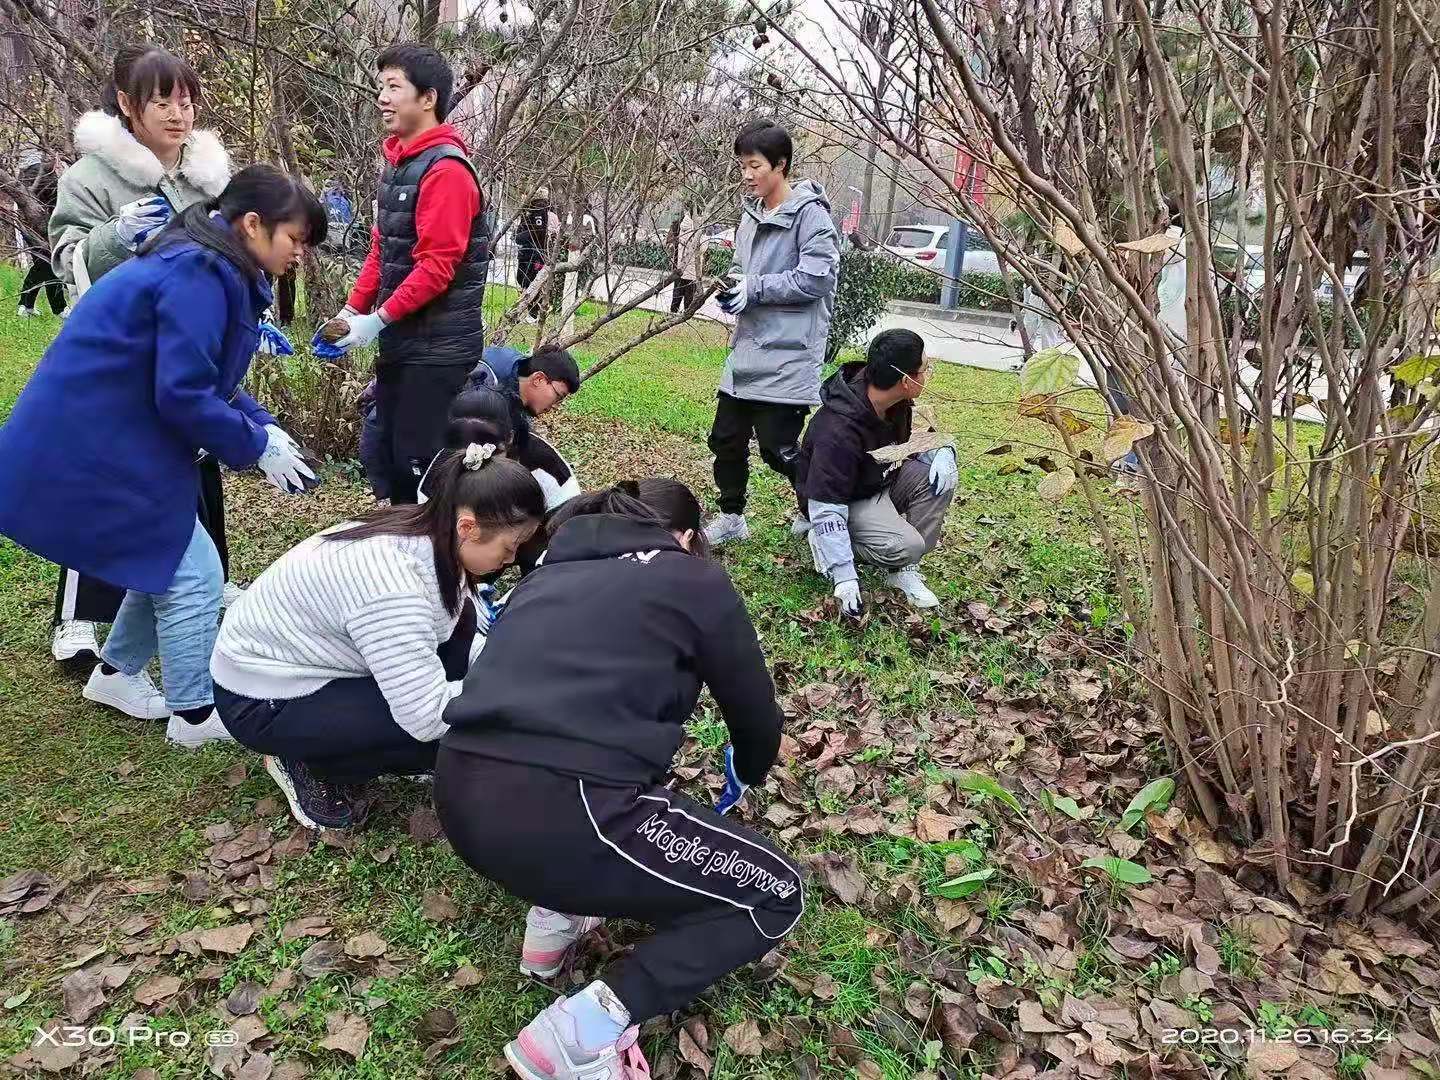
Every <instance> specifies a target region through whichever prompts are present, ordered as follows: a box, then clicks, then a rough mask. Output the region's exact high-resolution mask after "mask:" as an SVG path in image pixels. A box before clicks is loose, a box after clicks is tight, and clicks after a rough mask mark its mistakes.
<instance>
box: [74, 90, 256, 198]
mask: <svg viewBox="0 0 1440 1080" xmlns="http://www.w3.org/2000/svg"><path fill="white" fill-rule="evenodd" d="M75 149H76V150H78V151H79V152H80V153H82V154H94V155H95V156H96V157H98V158H99V159H100V160H101V161H103V162H105V164H107V165H109V166H110V167H111V168H112V169H114V170H115V171H116V172H117V173H119V174H120V175H121V176H122V177H124V178H125V179H126V180H128V181H130V183H132V184H136V185H138V186H140V187H155V186H157V185H158V184H159V183H160V181H161V180H162V179H163V178H164V176H165V167H164V166H163V165H161V164H160V159H159V158H157V157H156V156H155V155H154V154H153V153H151V152H150V150H149V149H148V148H147V147H145V146H144V145H143V144H142V143H141V142H140V140H138V139H137V138H135V136H134V135H132V134H130V132H129V131H127V130H126V128H125V125H124V124H122V123H121V122H120V118H119V117H118V116H111V115H110V114H109V113H107V112H104V111H102V110H99V109H96V110H95V111H94V112H88V113H86V114H85V115H84V116H82V117H81V118H80V119H79V121H77V122H76V124H75ZM180 175H181V176H183V177H184V178H185V179H186V180H187V181H189V182H190V183H191V184H193V185H194V186H195V187H197V188H199V189H200V190H201V191H203V192H204V193H205V194H206V195H207V196H208V197H210V198H212V199H213V198H215V197H216V196H217V195H219V194H220V192H222V191H224V190H225V185H226V184H228V183H229V182H230V155H229V154H227V153H226V152H225V147H223V146H222V145H220V136H218V135H216V134H215V132H213V131H206V130H201V129H199V128H197V129H195V130H194V131H192V132H190V137H189V138H188V139H186V140H185V150H184V153H182V154H181V155H180Z"/></svg>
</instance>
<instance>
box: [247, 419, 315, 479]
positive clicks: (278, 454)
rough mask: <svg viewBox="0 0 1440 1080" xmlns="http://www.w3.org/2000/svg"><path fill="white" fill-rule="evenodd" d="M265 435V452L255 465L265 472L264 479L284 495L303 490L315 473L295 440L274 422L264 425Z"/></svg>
mask: <svg viewBox="0 0 1440 1080" xmlns="http://www.w3.org/2000/svg"><path fill="white" fill-rule="evenodd" d="M265 435H266V440H265V452H264V453H263V454H261V455H260V460H259V461H257V462H256V463H255V464H256V466H257V467H259V469H260V471H261V472H263V473H264V474H265V479H266V480H269V481H270V483H272V484H273V485H275V487H277V488H279V489H280V490H281V491H283V492H284V493H285V494H286V495H299V494H300V493H302V492H304V491H305V490H306V485H305V481H306V480H310V481H312V482H313V481H314V480H315V474H314V473H313V472H312V471H311V470H310V466H308V465H306V464H305V460H304V459H303V458H302V457H301V456H300V448H299V447H298V446H296V445H295V440H294V439H292V438H291V437H290V436H289V435H288V434H287V433H286V432H285V431H283V430H282V429H281V428H280V427H279V426H277V425H275V424H266V425H265Z"/></svg>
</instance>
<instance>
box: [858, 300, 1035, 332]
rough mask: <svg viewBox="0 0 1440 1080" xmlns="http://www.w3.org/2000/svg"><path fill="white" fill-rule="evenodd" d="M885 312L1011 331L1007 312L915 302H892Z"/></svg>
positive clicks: (1009, 316)
mask: <svg viewBox="0 0 1440 1080" xmlns="http://www.w3.org/2000/svg"><path fill="white" fill-rule="evenodd" d="M885 310H886V311H889V312H892V313H894V314H896V315H915V316H919V317H920V318H924V319H936V320H939V321H941V322H966V323H979V324H980V325H982V326H995V327H999V328H1001V329H1003V330H1009V329H1010V322H1011V318H1012V317H1011V315H1010V313H1009V312H1005V311H986V310H984V309H983V308H943V307H941V306H940V305H939V304H921V303H917V302H916V301H914V300H891V301H890V302H889V303H887V304H886V305H885Z"/></svg>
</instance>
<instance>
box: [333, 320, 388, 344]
mask: <svg viewBox="0 0 1440 1080" xmlns="http://www.w3.org/2000/svg"><path fill="white" fill-rule="evenodd" d="M345 321H346V322H348V323H349V324H350V332H349V333H348V334H346V335H345V336H344V337H342V338H341V339H340V340H339V341H337V342H335V347H336V348H337V349H343V350H346V351H348V350H350V349H354V348H364V347H365V346H366V345H369V344H370V343H371V342H372V341H374V340H375V339H376V338H377V337H379V336H380V331H381V330H384V329H385V317H384V316H383V315H381V314H380V312H378V311H372V312H371V313H370V314H369V315H347V316H346V317H345Z"/></svg>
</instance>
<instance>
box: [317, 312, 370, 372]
mask: <svg viewBox="0 0 1440 1080" xmlns="http://www.w3.org/2000/svg"><path fill="white" fill-rule="evenodd" d="M354 315H355V309H354V308H352V307H351V306H350V305H349V304H346V305H345V306H344V307H343V308H341V309H340V310H339V311H338V312H336V313H335V318H337V319H344V320H345V321H346V322H349V321H350V320H351V319H352V318H353V317H354ZM330 321H332V320H330V319H326V320H325V322H330ZM324 326H325V323H321V324H320V328H317V329H316V331H315V336H314V337H312V338H311V339H310V348H311V349H312V350H313V351H314V353H315V355H316V356H318V357H319V358H320V359H321V360H339V359H340V357H342V356H344V355H345V350H344V349H342V348H341V347H340V346H339V345H338V344H332V343H331V342H328V341H326V340H325V339H324V338H322V337H321V336H320V329H323V328H324ZM372 381H373V380H372Z"/></svg>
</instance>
